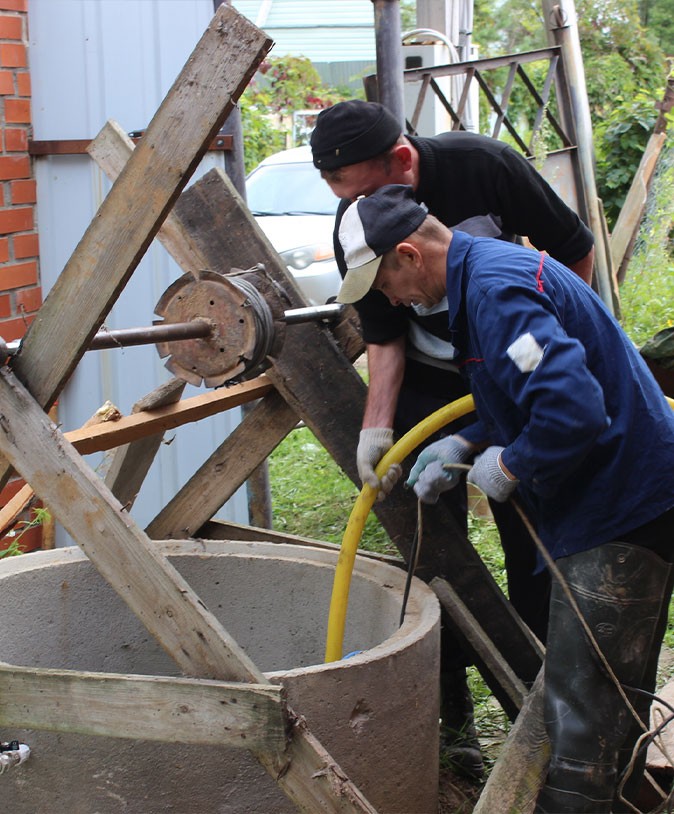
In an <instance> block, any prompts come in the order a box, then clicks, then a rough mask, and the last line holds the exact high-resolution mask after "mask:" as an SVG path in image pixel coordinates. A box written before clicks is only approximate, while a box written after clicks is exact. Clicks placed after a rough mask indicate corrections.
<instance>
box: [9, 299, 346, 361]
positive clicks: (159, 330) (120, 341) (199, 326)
mask: <svg viewBox="0 0 674 814" xmlns="http://www.w3.org/2000/svg"><path fill="white" fill-rule="evenodd" d="M343 310H344V306H343V305H342V304H341V303H338V302H335V303H330V304H329V305H312V306H307V307H306V308H291V309H289V310H288V311H285V312H284V314H283V320H284V322H285V323H286V324H287V325H297V324H299V323H301V322H315V321H318V320H322V319H335V318H336V317H338V316H339V315H340V314H341V312H342V311H343ZM212 331H213V328H212V326H211V323H210V322H208V321H207V320H205V319H200V318H197V319H193V320H192V321H191V322H175V323H173V324H170V323H169V324H166V325H163V324H160V325H150V326H147V327H142V328H122V329H120V330H118V331H108V330H102V331H98V333H96V334H94V337H93V339H92V340H91V343H90V345H89V347H88V348H87V350H107V349H110V348H126V347H131V346H134V345H152V344H155V343H156V342H177V341H180V340H183V339H206V338H207V337H209V336H210V335H211V333H212ZM20 347H21V340H20V339H14V340H12V341H11V342H5V341H4V339H2V337H0V364H4V362H5V361H6V360H7V357H8V356H16V354H17V353H18V352H19V349H20Z"/></svg>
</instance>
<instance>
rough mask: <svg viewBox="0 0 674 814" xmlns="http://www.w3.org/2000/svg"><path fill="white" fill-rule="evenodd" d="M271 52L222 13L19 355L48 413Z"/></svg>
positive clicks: (24, 375) (226, 9)
mask: <svg viewBox="0 0 674 814" xmlns="http://www.w3.org/2000/svg"><path fill="white" fill-rule="evenodd" d="M270 47H271V41H270V40H269V39H268V38H267V37H266V36H265V35H264V34H263V32H261V31H259V29H257V28H255V26H253V25H252V24H251V23H250V22H249V21H248V20H247V19H246V18H245V17H243V16H241V15H240V14H238V13H237V12H236V11H235V10H234V9H233V8H232V7H231V6H229V5H227V4H224V5H221V6H220V7H219V9H218V10H217V12H216V13H215V16H214V17H213V19H212V21H211V23H210V24H209V26H208V28H207V30H206V31H205V33H204V35H203V36H202V38H201V39H200V41H199V43H198V44H197V46H196V48H195V50H194V51H193V53H192V55H191V56H190V58H189V59H188V61H187V63H186V65H185V67H184V68H183V70H182V71H181V73H180V74H179V76H178V78H177V79H176V81H175V83H174V84H173V86H172V88H171V89H170V90H169V92H168V95H167V96H166V98H165V99H164V101H163V103H162V104H161V106H160V107H159V109H158V110H157V112H156V114H155V116H154V117H153V119H152V121H151V122H150V124H149V125H148V128H147V131H146V133H145V136H144V137H143V138H142V139H141V141H140V143H139V144H138V147H137V148H136V150H134V152H133V156H132V158H131V159H130V160H129V162H128V163H127V165H126V167H125V168H124V171H123V172H122V174H121V175H120V177H119V178H118V180H117V182H116V183H115V184H114V185H113V187H112V189H111V190H110V193H109V194H108V195H107V197H106V198H105V200H104V201H103V203H102V205H101V207H100V209H99V210H98V213H97V214H96V217H95V218H94V220H93V221H92V222H91V224H90V226H89V228H88V229H87V231H86V232H85V234H84V236H83V237H82V240H81V241H80V243H79V245H78V246H77V248H76V249H75V251H74V253H73V255H72V257H71V258H70V260H69V261H68V263H67V264H66V267H65V268H64V270H63V272H62V273H61V275H60V276H59V278H58V280H57V282H56V284H55V286H54V287H53V288H52V290H51V291H50V292H49V295H48V296H47V299H46V300H45V302H44V304H43V306H42V308H41V309H40V312H39V315H38V317H37V319H36V320H35V321H34V322H33V323H32V324H31V326H30V328H29V330H28V333H27V335H26V337H25V339H24V341H23V343H22V347H21V351H20V352H19V354H18V355H17V356H16V357H15V359H14V369H15V371H16V375H17V376H18V377H19V379H21V381H23V382H24V383H25V384H26V386H28V387H29V389H30V392H31V393H32V394H33V395H34V397H35V398H36V400H37V401H38V403H39V404H40V405H41V406H42V407H47V406H49V405H51V404H52V402H53V401H54V399H55V398H56V396H57V395H58V393H59V392H60V390H61V388H62V387H63V385H64V383H65V382H66V381H67V379H68V377H69V376H70V374H71V373H72V371H73V370H74V368H75V366H76V364H77V362H78V361H79V359H80V358H81V356H82V354H83V353H84V351H85V349H86V348H87V347H88V345H89V342H90V340H91V338H92V337H93V335H94V334H95V333H96V330H97V329H98V327H99V326H100V325H101V323H102V322H103V320H104V319H105V316H106V314H107V313H108V311H109V310H110V308H111V307H112V306H113V305H114V303H115V301H116V299H117V297H118V296H119V293H120V291H121V290H122V288H123V287H124V285H125V283H126V282H127V280H128V279H129V277H130V275H131V274H132V272H133V271H134V269H135V268H136V266H137V265H138V262H139V261H140V259H141V258H142V256H143V254H144V253H145V251H146V249H147V247H148V246H149V244H150V242H151V241H152V239H153V237H154V235H155V234H156V232H157V230H158V229H159V227H160V225H161V223H162V222H163V220H164V218H165V217H166V214H167V212H168V211H169V210H170V209H171V207H172V205H173V203H174V201H175V200H176V198H177V197H178V195H179V194H180V191H181V190H182V189H183V187H184V186H185V185H186V184H187V181H188V180H189V178H190V176H191V175H192V173H193V172H194V170H195V169H196V167H197V165H198V163H199V161H200V160H201V158H202V156H203V155H204V153H205V151H206V149H207V146H208V144H209V143H210V141H211V139H212V138H213V137H214V136H215V134H216V133H217V131H218V130H219V128H220V126H221V125H222V123H223V122H224V120H225V119H226V117H227V115H228V114H229V112H230V110H231V109H232V107H233V106H234V104H235V103H236V101H237V99H238V98H239V96H240V95H241V93H242V92H243V90H244V88H245V87H246V85H247V84H248V82H249V80H250V78H251V77H252V75H253V73H254V71H255V69H256V67H257V66H258V65H259V63H260V62H261V61H262V59H263V58H264V56H265V54H266V53H267V51H268V50H269V48H270Z"/></svg>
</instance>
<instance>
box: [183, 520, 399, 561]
mask: <svg viewBox="0 0 674 814" xmlns="http://www.w3.org/2000/svg"><path fill="white" fill-rule="evenodd" d="M196 539H198V540H200V541H202V542H207V541H208V540H242V541H243V540H248V541H252V542H256V541H259V542H269V543H278V544H279V545H301V546H310V547H311V548H323V549H325V550H326V551H333V552H334V553H335V554H339V550H340V548H341V546H340V545H337V543H328V542H326V541H325V540H316V539H314V538H313V537H300V536H299V535H298V534H286V533H285V532H282V531H274V530H273V529H265V528H258V527H256V526H244V525H243V524H242V523H232V522H230V521H228V520H216V519H211V520H209V521H208V522H207V523H204V525H203V526H202V527H201V528H200V529H199V530H198V531H197V535H196ZM358 556H359V557H363V558H364V559H366V560H377V561H378V562H385V563H386V564H387V565H394V566H396V568H407V566H406V565H405V562H404V561H403V560H402V559H401V558H400V557H396V556H394V555H393V554H379V553H378V552H376V551H365V550H364V549H360V550H359V551H358Z"/></svg>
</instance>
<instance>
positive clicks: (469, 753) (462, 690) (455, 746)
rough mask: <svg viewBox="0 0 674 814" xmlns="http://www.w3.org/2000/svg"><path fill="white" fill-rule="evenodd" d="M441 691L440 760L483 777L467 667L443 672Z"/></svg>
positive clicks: (457, 770) (475, 777) (465, 773)
mask: <svg viewBox="0 0 674 814" xmlns="http://www.w3.org/2000/svg"><path fill="white" fill-rule="evenodd" d="M440 694H441V699H442V701H441V707H440V715H441V722H440V761H441V763H442V764H443V765H445V766H447V767H448V768H451V769H452V771H454V772H455V773H456V774H461V775H463V776H464V777H468V778H470V779H471V780H481V779H482V777H483V776H484V762H483V760H482V752H481V751H480V742H479V741H478V739H477V732H476V731H475V720H474V717H473V699H472V697H471V694H470V690H469V688H468V681H467V679H466V669H465V667H461V668H459V669H456V670H452V671H451V672H448V673H442V674H441V676H440Z"/></svg>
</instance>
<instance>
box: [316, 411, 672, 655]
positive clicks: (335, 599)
mask: <svg viewBox="0 0 674 814" xmlns="http://www.w3.org/2000/svg"><path fill="white" fill-rule="evenodd" d="M666 398H667V401H668V403H669V406H670V407H671V408H672V409H673V410H674V399H671V398H669V397H666ZM474 409H475V404H474V402H473V397H472V396H464V397H463V398H460V399H457V400H456V401H453V402H452V403H451V404H447V405H446V406H445V407H441V408H440V409H439V410H436V411H435V412H434V413H431V415H429V416H428V417H427V418H425V419H424V420H423V421H420V422H419V423H418V424H417V425H416V427H412V429H411V430H410V431H409V432H407V433H405V435H403V437H402V438H401V439H400V440H399V441H398V442H397V443H396V444H394V445H393V446H392V447H391V449H390V450H389V451H388V452H387V453H386V455H384V457H383V458H382V459H381V461H380V462H379V463H378V464H377V467H376V469H375V472H376V474H377V477H379V478H381V477H383V476H384V475H385V474H386V473H387V472H388V468H389V467H390V466H391V464H396V463H400V462H401V461H404V460H405V458H406V457H407V456H408V455H409V454H410V452H412V451H413V450H415V449H416V448H417V447H418V446H419V444H421V443H422V442H423V441H425V440H426V439H427V438H428V437H429V436H431V435H433V433H435V432H437V431H438V430H439V429H441V428H442V427H444V426H445V425H446V424H449V423H450V422H451V421H455V420H456V419H457V418H461V417H462V416H464V415H466V414H467V413H470V412H472V411H473V410H474ZM377 491H378V490H377V489H373V488H372V487H371V486H368V484H365V485H364V486H363V488H362V490H361V492H360V494H359V495H358V497H357V498H356V502H355V504H354V506H353V509H352V510H351V515H350V516H349V522H348V523H347V524H346V530H345V531H344V536H343V538H342V546H341V548H340V551H339V558H338V560H337V566H336V568H335V578H334V581H333V584H332V597H331V599H330V612H329V615H328V631H327V636H326V641H325V661H326V662H329V661H339V660H340V659H341V658H342V648H343V645H344V628H345V626H346V611H347V608H348V604H349V589H350V587H351V575H352V573H353V564H354V562H355V561H356V554H357V553H358V543H359V542H360V538H361V536H362V534H363V527H364V526H365V521H366V520H367V517H368V515H369V513H370V510H371V509H372V506H373V505H374V501H375V498H376V497H377Z"/></svg>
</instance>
